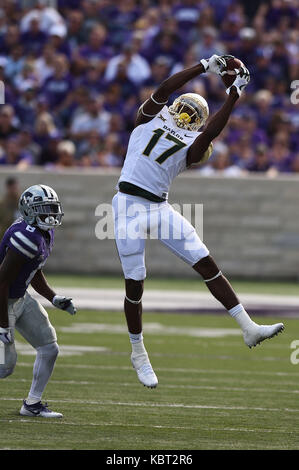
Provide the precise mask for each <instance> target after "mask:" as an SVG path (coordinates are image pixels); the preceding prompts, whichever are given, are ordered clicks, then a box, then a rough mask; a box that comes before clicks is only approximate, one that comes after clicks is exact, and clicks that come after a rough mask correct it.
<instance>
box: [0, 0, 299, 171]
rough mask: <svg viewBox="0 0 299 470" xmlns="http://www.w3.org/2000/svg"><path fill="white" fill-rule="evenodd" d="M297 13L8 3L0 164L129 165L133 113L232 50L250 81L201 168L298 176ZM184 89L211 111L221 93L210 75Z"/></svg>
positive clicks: (275, 3)
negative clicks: (164, 85) (172, 80)
mask: <svg viewBox="0 0 299 470" xmlns="http://www.w3.org/2000/svg"><path fill="white" fill-rule="evenodd" d="M298 12H299V8H298V0H268V1H262V0H251V1H250V2H241V1H236V0H181V1H177V0H140V1H137V0H120V1H118V2H114V1H111V0H2V1H1V3H0V80H1V81H3V82H4V83H5V104H4V105H1V106H0V165H6V164H10V165H11V164H13V165H17V167H18V168H19V169H25V168H27V167H28V166H30V165H43V166H44V167H45V168H50V169H53V168H54V169H55V168H57V169H59V168H65V167H81V168H86V167H87V168H90V167H119V166H122V163H123V160H124V157H125V154H126V146H127V143H128V139H129V135H130V132H131V131H132V128H133V125H134V118H135V114H136V111H137V109H138V108H139V106H140V104H141V103H142V102H143V101H144V100H145V99H147V98H148V97H149V95H150V93H151V92H152V91H153V90H154V89H155V87H157V86H158V85H159V84H160V83H161V82H162V81H163V80H164V79H165V78H167V77H168V76H169V75H171V74H173V73H175V72H178V71H180V70H182V69H183V68H186V67H189V66H192V65H194V64H196V63H198V62H199V60H200V59H201V58H208V57H210V56H211V55H212V54H223V53H229V54H233V55H235V56H236V57H238V58H240V59H241V60H242V61H244V63H245V64H246V66H247V67H248V68H249V70H250V72H251V82H250V84H249V85H248V87H247V89H246V93H244V94H243V95H242V97H241V99H240V101H239V103H238V105H237V106H236V108H235V111H234V113H233V116H232V117H231V119H230V122H229V125H228V126H227V128H226V129H225V131H224V132H223V133H222V134H221V136H220V137H219V138H218V139H217V141H215V143H214V152H213V156H212V158H211V160H210V162H209V163H208V164H207V165H205V166H204V167H202V168H201V169H200V170H197V171H201V172H202V174H206V175H210V174H213V173H214V172H222V173H223V174H227V175H239V174H242V173H245V172H267V174H269V175H275V174H277V173H278V172H299V151H298V149H299V137H298V136H299V133H298V127H299V114H298V104H296V101H299V96H298V98H297V100H296V96H295V95H296V90H295V89H294V90H293V89H292V88H291V86H293V85H291V84H292V83H294V82H295V81H296V80H299V73H298V62H299V14H298ZM295 84H296V82H295ZM298 85H299V81H298ZM188 91H192V92H197V93H200V94H201V95H203V96H204V97H205V98H206V99H207V101H208V103H209V106H210V113H211V114H213V113H214V112H216V111H217V110H218V109H219V108H220V107H221V105H222V103H223V100H224V99H225V97H226V94H225V88H224V85H223V83H222V81H221V79H220V78H219V77H218V76H215V75H213V74H205V75H201V76H200V77H199V78H198V79H194V80H193V81H192V82H190V83H188V84H187V85H186V86H185V87H184V89H183V90H180V91H179V92H178V93H177V94H176V95H173V96H172V97H171V99H174V98H175V97H176V96H178V95H179V94H181V93H182V92H188ZM292 93H293V94H294V97H295V99H291V94H292ZM195 171H196V170H195Z"/></svg>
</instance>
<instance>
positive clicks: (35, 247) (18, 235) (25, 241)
mask: <svg viewBox="0 0 299 470" xmlns="http://www.w3.org/2000/svg"><path fill="white" fill-rule="evenodd" d="M14 235H15V236H16V237H17V238H19V239H20V240H21V241H22V242H23V243H24V244H25V245H27V246H28V247H29V248H31V249H32V250H34V251H38V247H37V246H36V245H35V243H32V241H31V240H29V239H28V238H27V237H26V236H25V235H24V234H23V233H22V232H15V233H14Z"/></svg>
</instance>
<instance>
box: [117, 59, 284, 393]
mask: <svg viewBox="0 0 299 470" xmlns="http://www.w3.org/2000/svg"><path fill="white" fill-rule="evenodd" d="M228 57H230V58H231V57H232V56H217V55H213V56H212V57H210V58H209V59H202V60H201V62H200V63H199V64H198V65H195V66H194V67H191V68H188V69H185V70H183V71H181V72H179V73H177V74H175V75H173V76H171V77H169V78H167V79H166V80H165V81H164V82H163V83H162V84H161V85H160V86H159V87H158V88H157V89H156V90H155V92H154V93H153V94H152V95H151V97H150V98H149V99H148V100H147V101H145V103H143V105H142V106H141V107H140V109H139V111H138V114H137V118H136V125H135V129H134V130H133V132H132V134H131V136H130V141H129V145H128V150H127V155H126V159H125V163H124V166H123V169H122V172H121V176H120V178H119V181H118V192H117V194H116V195H115V196H114V198H113V202H112V204H113V212H114V226H115V239H116V245H117V249H118V253H119V257H120V261H121V264H122V269H123V272H124V277H125V288H126V296H125V302H124V310H125V315H126V320H127V325H128V331H129V337H130V341H131V345H132V354H131V361H132V364H133V367H134V369H135V370H136V372H137V376H138V379H139V381H140V382H141V383H142V384H143V385H145V386H147V387H150V388H154V387H156V386H157V384H158V379H157V377H156V374H155V372H154V371H153V368H152V366H151V363H150V360H149V357H148V354H147V351H146V349H145V346H144V343H143V334H142V294H143V284H144V279H145V277H146V269H145V261H144V254H145V238H146V236H147V233H148V232H149V231H150V232H151V233H152V232H153V231H155V233H156V235H157V237H158V238H159V240H160V241H161V242H162V243H164V244H165V245H166V246H167V247H168V248H169V249H170V250H171V251H173V253H174V254H176V255H177V256H179V257H180V258H182V259H183V260H184V261H185V262H187V263H188V264H189V265H190V266H192V268H193V269H194V270H195V271H196V272H198V273H199V274H200V275H201V276H202V277H203V279H204V281H205V283H206V285H207V287H208V288H209V290H210V292H211V293H212V295H213V296H214V297H215V298H216V299H217V300H218V301H219V302H221V303H222V305H223V306H224V308H226V310H227V311H228V312H229V314H230V315H231V316H232V317H234V318H235V320H236V321H237V322H238V324H239V326H240V327H241V329H242V331H243V337H244V341H245V343H246V344H247V345H248V346H249V347H250V348H251V347H252V346H256V345H257V344H258V343H260V342H261V341H263V340H265V339H266V338H272V337H273V336H274V335H276V334H277V333H279V332H280V331H282V330H283V328H284V326H283V324H282V323H277V324H274V325H258V324H257V323H255V322H254V321H252V320H251V319H250V317H249V315H248V314H247V312H246V311H245V309H244V307H243V306H242V304H241V303H240V301H239V299H238V297H237V295H236V294H235V292H234V290H233V289H232V287H231V285H230V283H229V282H228V280H227V279H226V278H225V277H224V275H223V274H222V272H221V271H220V269H219V268H218V266H217V264H216V263H215V261H214V260H213V258H212V257H211V255H210V254H209V250H208V249H207V247H206V246H205V245H204V243H203V242H202V241H201V240H200V238H199V236H198V235H197V233H196V231H195V229H194V227H193V226H192V225H191V224H190V223H189V222H188V221H187V220H186V219H185V218H184V217H183V216H182V215H181V214H179V213H178V212H176V211H174V209H173V208H172V206H171V205H170V204H169V203H168V202H167V196H168V190H169V186H170V184H171V183H172V181H173V179H174V178H175V177H176V176H177V175H178V174H179V173H181V172H182V171H184V170H185V169H187V168H188V167H190V166H191V165H192V164H196V163H197V164H198V163H202V162H205V161H207V159H208V158H209V157H210V155H211V153H212V141H213V139H215V138H216V137H217V136H218V135H219V134H220V133H221V131H222V130H223V128H224V127H225V125H226V123H227V121H228V119H229V116H230V114H231V112H232V110H233V108H234V105H235V103H236V102H237V101H238V99H239V97H240V95H241V93H242V92H243V90H244V88H245V87H246V85H247V84H248V82H249V79H250V77H249V72H248V70H247V69H246V68H245V66H241V68H240V69H238V70H236V72H237V73H236V78H235V81H234V82H233V84H232V85H231V86H230V87H229V88H228V89H227V90H226V93H227V98H226V100H225V102H224V104H223V106H222V107H221V109H220V110H219V111H218V112H217V113H216V114H215V115H214V116H213V117H212V118H211V119H210V120H209V123H208V124H207V126H206V127H205V128H204V130H203V131H202V132H199V129H201V128H202V127H203V126H204V124H205V122H206V120H207V118H208V116H209V108H208V104H207V102H206V100H205V99H204V98H203V97H202V96H200V95H198V94H195V93H186V94H183V95H181V96H179V97H178V98H177V99H176V100H175V101H174V102H173V104H172V105H171V106H169V107H168V106H167V105H168V99H169V96H170V95H171V94H172V93H174V92H175V91H176V90H178V89H180V88H181V87H182V86H183V85H185V83H187V82H188V81H189V80H192V79H193V78H195V77H197V76H198V75H200V74H202V73H205V72H210V73H215V74H218V75H222V74H223V72H224V70H225V68H226V66H227V64H226V60H227V58H228Z"/></svg>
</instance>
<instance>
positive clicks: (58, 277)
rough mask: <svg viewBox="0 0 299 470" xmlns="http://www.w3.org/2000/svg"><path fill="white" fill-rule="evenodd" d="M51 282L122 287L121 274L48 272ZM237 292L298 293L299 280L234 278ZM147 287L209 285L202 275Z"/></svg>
mask: <svg viewBox="0 0 299 470" xmlns="http://www.w3.org/2000/svg"><path fill="white" fill-rule="evenodd" d="M46 276H47V279H48V281H49V283H50V284H52V285H54V286H62V287H94V288H97V287H98V288H103V289H104V288H105V289H107V288H110V289H115V288H122V287H123V286H124V281H123V279H122V277H121V276H102V275H101V276H88V275H86V276H82V275H78V276H77V275H69V274H47V273H46ZM230 282H231V284H232V285H233V287H234V289H235V290H236V291H237V292H243V293H255V294H277V295H298V291H299V282H296V281H285V282H284V281H283V282H282V281H248V280H239V279H233V280H231V281H230ZM145 288H146V289H167V290H169V289H173V290H192V291H195V290H201V291H206V290H207V287H206V285H205V283H204V282H203V281H202V279H201V277H200V276H196V275H195V276H194V277H192V278H169V279H167V278H160V279H159V278H151V277H150V276H149V277H147V279H146V280H145Z"/></svg>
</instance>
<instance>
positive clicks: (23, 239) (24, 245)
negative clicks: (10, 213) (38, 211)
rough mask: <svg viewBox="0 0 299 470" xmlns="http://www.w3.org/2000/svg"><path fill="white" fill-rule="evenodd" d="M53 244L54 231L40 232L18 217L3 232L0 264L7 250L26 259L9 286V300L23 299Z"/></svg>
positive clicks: (0, 244)
mask: <svg viewBox="0 0 299 470" xmlns="http://www.w3.org/2000/svg"><path fill="white" fill-rule="evenodd" d="M53 242H54V229H51V230H48V231H45V232H44V231H42V230H40V229H39V228H38V227H33V226H32V225H28V224H27V222H25V220H24V219H23V218H22V217H20V218H19V219H17V220H16V221H15V222H14V223H13V224H12V225H11V226H10V227H9V228H8V229H7V230H6V232H5V234H4V237H3V238H2V241H1V243H0V263H2V261H3V259H4V257H5V255H6V252H7V249H8V248H11V249H12V250H14V251H16V252H17V253H19V254H20V255H22V256H24V257H25V258H26V263H25V264H24V265H23V267H22V269H21V271H20V273H19V275H18V277H17V279H16V280H15V281H14V282H13V283H12V284H11V286H10V289H9V298H11V299H15V298H19V297H23V296H24V295H25V292H26V290H27V287H28V286H29V284H30V282H31V280H32V279H33V277H34V275H35V273H36V272H37V271H38V270H39V269H41V268H42V266H43V265H44V264H45V262H46V261H47V258H48V256H49V255H50V253H51V250H52V247H53Z"/></svg>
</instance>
